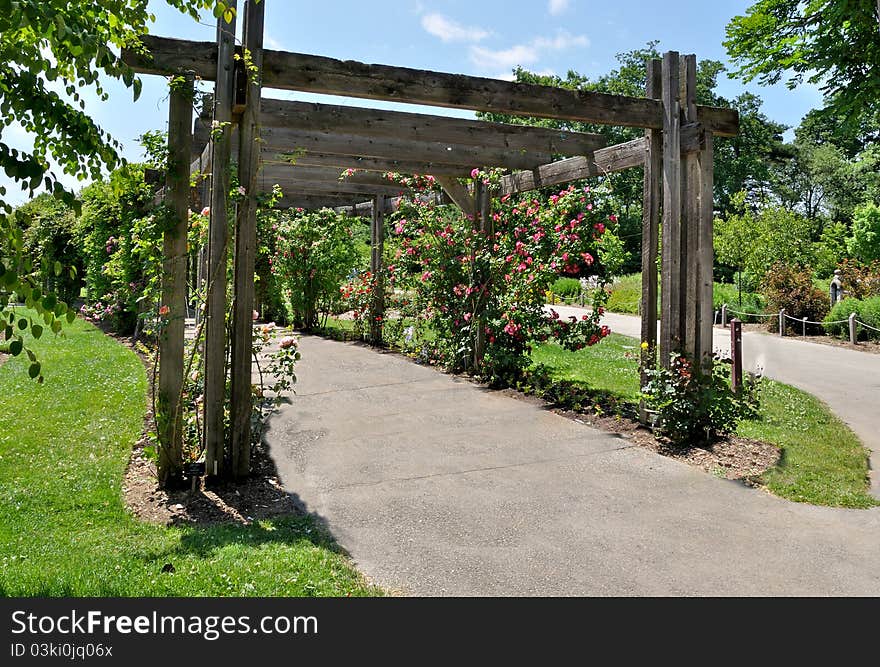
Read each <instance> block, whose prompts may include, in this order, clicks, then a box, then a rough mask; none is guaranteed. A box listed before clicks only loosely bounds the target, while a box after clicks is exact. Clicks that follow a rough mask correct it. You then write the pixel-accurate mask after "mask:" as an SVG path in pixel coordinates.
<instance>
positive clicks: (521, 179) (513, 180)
mask: <svg viewBox="0 0 880 667" xmlns="http://www.w3.org/2000/svg"><path fill="white" fill-rule="evenodd" d="M644 161H645V140H644V139H633V140H632V141H627V142H625V143H622V144H617V145H615V146H608V147H606V148H600V149H599V150H597V151H595V152H594V153H593V155H592V156H589V157H586V156H577V157H572V158H567V159H565V160H557V161H556V162H551V163H549V164H543V165H541V166H539V167H538V168H536V169H533V170H530V171H521V172H517V173H515V174H509V175H508V176H504V177H503V178H502V179H501V194H512V193H515V192H525V191H528V190H536V189H538V188H544V187H548V186H551V185H561V184H563V183H569V182H571V181H576V180H579V179H581V178H591V177H593V176H602V175H604V174H608V173H611V172H615V171H623V170H624V169H629V168H630V167H638V166H641V165H642V164H643V163H644Z"/></svg>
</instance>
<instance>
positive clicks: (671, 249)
mask: <svg viewBox="0 0 880 667" xmlns="http://www.w3.org/2000/svg"><path fill="white" fill-rule="evenodd" d="M661 72H662V74H661V86H662V90H661V98H662V101H663V243H662V259H661V277H660V310H661V314H660V363H661V364H662V365H663V366H664V367H667V368H668V367H669V358H670V354H671V353H672V352H673V351H679V352H680V351H682V348H681V344H682V331H681V268H680V267H681V265H680V256H679V254H680V252H681V127H680V108H679V95H680V91H679V58H678V53H677V52H676V51H668V52H667V53H665V54H664V55H663V64H662V68H661Z"/></svg>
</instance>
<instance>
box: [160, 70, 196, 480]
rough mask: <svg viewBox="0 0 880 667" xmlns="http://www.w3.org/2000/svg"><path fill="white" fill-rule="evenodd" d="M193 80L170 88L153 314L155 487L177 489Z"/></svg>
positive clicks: (186, 78)
mask: <svg viewBox="0 0 880 667" xmlns="http://www.w3.org/2000/svg"><path fill="white" fill-rule="evenodd" d="M193 82H194V77H193V74H192V73H191V72H190V73H187V74H185V75H184V78H183V84H182V85H180V84H175V85H174V86H173V87H172V88H171V99H170V104H169V107H170V109H169V113H168V171H167V174H166V177H165V192H166V203H167V205H168V207H169V209H170V210H171V212H172V216H173V217H172V219H173V221H174V222H173V226H172V227H171V228H170V229H168V230H166V231H165V232H164V234H163V239H162V299H161V307H160V309H159V314H160V317H161V318H162V324H163V325H162V331H161V334H160V336H159V387H158V396H157V398H158V400H157V406H156V413H157V414H156V423H157V424H158V429H159V442H160V447H159V465H158V473H159V485H160V486H162V487H163V488H169V487H174V486H178V485H179V484H180V482H181V481H182V479H183V420H182V412H181V409H180V408H181V390H182V387H183V372H184V370H183V348H184V325H185V319H186V263H187V252H186V236H187V228H188V226H189V213H188V209H189V194H190V187H189V162H190V158H191V151H192V96H193V90H194V88H193V86H194V83H193Z"/></svg>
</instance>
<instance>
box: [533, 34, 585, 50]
mask: <svg viewBox="0 0 880 667" xmlns="http://www.w3.org/2000/svg"><path fill="white" fill-rule="evenodd" d="M532 45H533V46H534V47H535V48H536V49H540V50H542V51H562V50H564V49H570V48H572V47H574V46H589V45H590V40H589V39H587V38H586V37H585V36H584V35H572V34H571V33H569V32H566V31H565V30H560V31H559V32H558V33H556V37H538V38H536V39H535V40H534V41H533V42H532Z"/></svg>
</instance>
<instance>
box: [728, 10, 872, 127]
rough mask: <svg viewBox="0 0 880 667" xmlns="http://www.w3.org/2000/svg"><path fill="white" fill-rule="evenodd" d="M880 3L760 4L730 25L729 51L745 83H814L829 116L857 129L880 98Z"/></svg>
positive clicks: (793, 85) (791, 85) (738, 73)
mask: <svg viewBox="0 0 880 667" xmlns="http://www.w3.org/2000/svg"><path fill="white" fill-rule="evenodd" d="M878 26H880V2H878V1H877V0H809V1H807V0H759V2H756V3H755V4H753V5H752V6H751V7H749V8H748V10H746V13H745V15H744V16H735V17H734V18H733V19H732V20H731V21H730V23H729V24H728V26H727V39H726V40H725V41H724V46H725V47H726V48H727V52H728V54H729V55H730V57H731V59H732V60H733V61H734V63H736V64H737V65H738V66H739V69H738V70H737V71H735V72H734V73H733V74H734V75H737V76H742V77H744V78H745V80H746V81H751V80H754V79H758V81H760V82H761V83H763V84H774V83H777V82H779V81H781V80H782V79H783V77H787V80H786V83H787V85H788V86H789V88H794V87H795V86H797V85H799V84H801V83H803V82H804V81H807V82H809V83H812V84H815V85H818V86H819V88H820V89H821V90H822V92H823V93H824V94H825V99H826V104H827V106H826V108H827V110H828V112H829V113H832V114H834V115H838V116H840V117H841V118H844V119H845V120H846V122H847V123H848V124H858V123H859V122H861V119H862V118H864V116H865V115H866V114H876V110H877V100H878V99H880V76H878V74H877V73H878V71H880V31H878Z"/></svg>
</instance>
